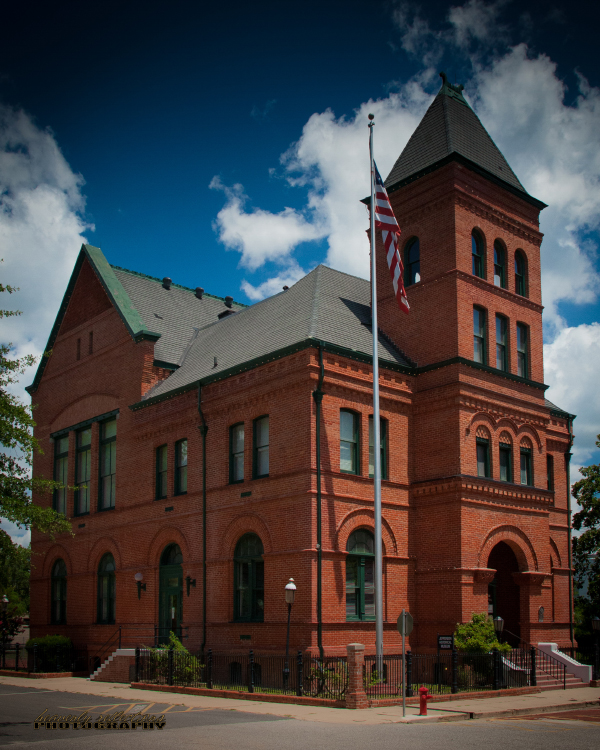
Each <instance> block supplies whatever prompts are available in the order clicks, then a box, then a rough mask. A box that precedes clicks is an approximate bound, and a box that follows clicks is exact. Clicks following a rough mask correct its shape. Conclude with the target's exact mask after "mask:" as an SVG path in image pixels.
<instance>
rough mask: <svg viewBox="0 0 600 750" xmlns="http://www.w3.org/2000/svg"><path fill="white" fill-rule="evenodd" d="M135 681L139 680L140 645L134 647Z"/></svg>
mask: <svg viewBox="0 0 600 750" xmlns="http://www.w3.org/2000/svg"><path fill="white" fill-rule="evenodd" d="M135 681H136V682H139V681H140V647H139V646H137V647H136V649H135Z"/></svg>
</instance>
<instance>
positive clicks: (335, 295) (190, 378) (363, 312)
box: [138, 265, 413, 406]
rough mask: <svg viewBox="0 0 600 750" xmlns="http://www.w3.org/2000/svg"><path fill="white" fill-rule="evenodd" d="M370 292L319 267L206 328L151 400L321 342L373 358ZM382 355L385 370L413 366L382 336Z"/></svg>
mask: <svg viewBox="0 0 600 750" xmlns="http://www.w3.org/2000/svg"><path fill="white" fill-rule="evenodd" d="M370 289H371V287H370V283H369V282H368V281H365V280H364V279H359V278H356V277H355V276H349V275H348V274H345V273H341V272H340V271H334V270H333V269H331V268H327V267H326V266H322V265H321V266H317V268H315V269H314V270H313V271H311V272H310V273H309V274H307V275H306V276H305V277H304V278H302V279H300V281H298V282H297V283H296V284H294V286H292V287H290V288H289V289H288V290H287V291H284V292H280V293H279V294H276V295H275V296H273V297H269V298H268V299H265V300H263V301H262V302H259V303H257V304H255V305H252V306H250V307H248V308H246V309H245V310H242V311H241V312H239V313H237V314H236V315H231V316H228V317H226V318H224V319H223V320H220V321H219V322H218V323H213V324H211V325H209V326H206V327H205V328H203V329H200V330H199V331H198V334H197V336H196V338H195V339H194V340H193V342H192V343H191V345H190V347H189V349H188V350H187V352H186V354H185V357H184V359H183V361H182V363H181V367H180V368H179V369H178V370H177V371H176V372H174V373H173V374H172V375H170V376H169V377H168V378H167V380H164V381H162V382H161V383H159V384H158V385H157V386H155V388H153V389H152V390H151V391H149V392H148V393H147V394H146V397H145V399H146V400H148V401H154V400H155V399H159V398H163V397H168V396H169V395H175V392H180V391H182V390H185V389H186V388H187V387H191V386H193V385H194V384H196V383H197V382H198V381H202V382H207V381H209V380H212V379H219V378H220V377H227V376H229V375H232V374H234V373H235V372H239V371H241V370H244V369H250V367H252V366H256V365H257V364H259V363H260V361H268V359H269V358H272V359H275V358H276V357H278V356H285V354H286V353H290V352H291V351H293V350H295V349H300V348H304V347H306V346H309V345H312V346H316V345H317V344H318V343H319V342H323V343H325V344H330V345H333V346H335V347H338V349H339V351H340V353H341V354H342V353H343V352H344V351H347V352H349V353H354V354H355V355H357V356H358V357H360V358H362V359H364V360H365V361H368V360H369V359H370V357H371V355H372V338H371V327H370V324H371V307H370ZM378 351H379V360H380V362H381V363H382V365H383V366H385V364H386V363H388V364H389V365H391V366H395V367H397V368H410V367H411V366H412V365H413V363H411V362H409V360H408V359H407V358H406V357H405V356H404V355H403V353H402V352H401V351H400V350H398V349H397V348H396V346H395V345H394V344H393V342H391V341H390V339H389V338H387V337H386V336H385V335H383V334H381V333H380V335H379V339H378ZM142 404H143V402H140V404H138V406H139V405H142Z"/></svg>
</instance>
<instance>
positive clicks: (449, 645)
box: [438, 635, 454, 651]
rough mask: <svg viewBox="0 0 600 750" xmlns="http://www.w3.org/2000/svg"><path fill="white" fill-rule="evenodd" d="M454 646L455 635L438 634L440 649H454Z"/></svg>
mask: <svg viewBox="0 0 600 750" xmlns="http://www.w3.org/2000/svg"><path fill="white" fill-rule="evenodd" d="M453 648H454V636H453V635H438V651H452V649H453Z"/></svg>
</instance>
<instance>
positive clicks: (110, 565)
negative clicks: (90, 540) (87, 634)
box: [98, 552, 115, 625]
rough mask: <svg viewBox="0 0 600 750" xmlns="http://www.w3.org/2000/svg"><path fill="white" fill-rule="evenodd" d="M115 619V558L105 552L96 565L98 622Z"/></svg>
mask: <svg viewBox="0 0 600 750" xmlns="http://www.w3.org/2000/svg"><path fill="white" fill-rule="evenodd" d="M114 621H115V558H114V557H113V556H112V555H111V554H110V552H107V553H106V554H105V555H104V556H103V558H102V560H100V565H99V566H98V622H99V623H100V624H102V625H107V624H112V623H114Z"/></svg>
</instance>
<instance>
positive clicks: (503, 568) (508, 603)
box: [487, 542, 521, 648]
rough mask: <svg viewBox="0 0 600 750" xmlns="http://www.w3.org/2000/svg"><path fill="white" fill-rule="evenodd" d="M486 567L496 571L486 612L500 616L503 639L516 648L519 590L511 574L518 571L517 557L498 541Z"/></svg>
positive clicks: (518, 637) (519, 605) (518, 639)
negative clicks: (502, 626) (502, 622)
mask: <svg viewBox="0 0 600 750" xmlns="http://www.w3.org/2000/svg"><path fill="white" fill-rule="evenodd" d="M487 567H488V568H492V569H494V570H495V571H496V575H495V576H494V580H493V581H492V582H491V583H490V585H489V587H488V603H489V604H488V613H489V614H490V615H491V616H492V617H502V619H503V620H504V631H505V632H504V635H503V640H504V641H506V642H507V643H510V644H511V646H513V647H514V648H516V647H517V646H518V645H519V641H520V638H521V625H520V621H521V591H520V589H519V586H518V584H516V583H515V580H514V578H513V575H512V574H513V573H518V572H519V563H518V561H517V557H516V555H515V553H514V552H513V551H512V549H511V548H510V547H509V545H508V544H506V542H499V543H498V544H497V545H496V546H495V547H494V548H493V549H492V551H491V552H490V556H489V559H488V564H487Z"/></svg>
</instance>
